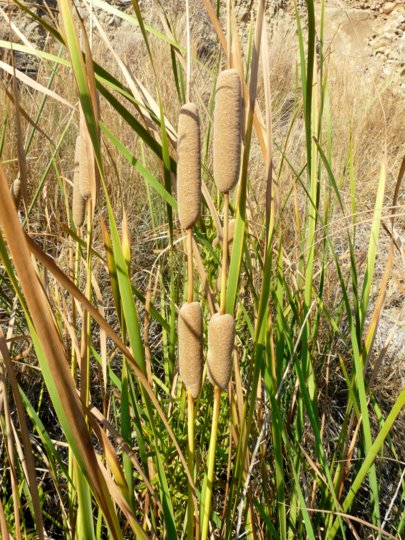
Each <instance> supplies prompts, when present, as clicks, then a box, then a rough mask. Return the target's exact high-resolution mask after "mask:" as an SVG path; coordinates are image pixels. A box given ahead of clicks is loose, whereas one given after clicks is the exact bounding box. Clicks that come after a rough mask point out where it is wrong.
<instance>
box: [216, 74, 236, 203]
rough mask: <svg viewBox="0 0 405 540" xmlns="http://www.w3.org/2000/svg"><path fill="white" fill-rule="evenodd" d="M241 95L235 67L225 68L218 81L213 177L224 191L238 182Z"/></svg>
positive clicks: (219, 188) (220, 189) (218, 186)
mask: <svg viewBox="0 0 405 540" xmlns="http://www.w3.org/2000/svg"><path fill="white" fill-rule="evenodd" d="M241 123H242V96H241V86H240V80H239V75H238V72H237V71H236V69H227V70H225V71H222V72H221V73H220V74H219V76H218V80H217V87H216V93H215V110H214V150H213V160H214V179H215V183H216V185H217V188H218V190H219V191H220V192H221V193H226V192H228V191H230V190H231V189H232V188H234V187H235V185H236V184H237V182H238V179H239V169H240V153H241Z"/></svg>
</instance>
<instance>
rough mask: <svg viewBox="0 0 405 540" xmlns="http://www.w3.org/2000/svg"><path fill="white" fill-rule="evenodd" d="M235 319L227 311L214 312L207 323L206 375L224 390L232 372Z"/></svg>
mask: <svg viewBox="0 0 405 540" xmlns="http://www.w3.org/2000/svg"><path fill="white" fill-rule="evenodd" d="M234 341H235V319H234V318H233V317H232V315H229V313H225V314H224V315H220V314H219V313H215V315H213V317H212V318H211V320H210V323H209V325H208V377H209V379H210V381H211V382H212V384H214V385H216V386H219V388H221V390H226V389H227V387H228V384H229V381H230V378H231V373H232V351H233V346H234Z"/></svg>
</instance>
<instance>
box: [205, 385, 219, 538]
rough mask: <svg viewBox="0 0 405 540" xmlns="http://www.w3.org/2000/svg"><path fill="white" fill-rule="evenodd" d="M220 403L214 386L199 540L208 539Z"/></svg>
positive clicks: (217, 389) (217, 391)
mask: <svg viewBox="0 0 405 540" xmlns="http://www.w3.org/2000/svg"><path fill="white" fill-rule="evenodd" d="M220 401H221V389H220V388H219V387H218V386H215V387H214V411H213V413H212V427H211V438H210V448H209V451H208V472H207V487H206V490H205V501H204V517H203V524H202V532H201V540H207V538H208V525H209V521H210V513H211V498H212V485H213V481H214V466H215V453H216V447H217V435H218V418H219V405H220Z"/></svg>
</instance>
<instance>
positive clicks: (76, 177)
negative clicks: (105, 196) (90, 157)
mask: <svg viewBox="0 0 405 540" xmlns="http://www.w3.org/2000/svg"><path fill="white" fill-rule="evenodd" d="M80 155H81V137H80V135H78V137H77V138H76V147H75V163H74V169H73V201H72V213H73V222H74V224H75V226H76V227H77V228H80V227H81V226H82V225H83V223H84V218H85V214H86V199H84V197H83V196H82V194H81V190H80V180H81V178H80Z"/></svg>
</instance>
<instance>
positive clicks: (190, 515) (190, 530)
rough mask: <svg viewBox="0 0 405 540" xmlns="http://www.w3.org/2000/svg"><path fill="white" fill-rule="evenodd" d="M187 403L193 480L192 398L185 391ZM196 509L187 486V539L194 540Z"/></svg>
mask: <svg viewBox="0 0 405 540" xmlns="http://www.w3.org/2000/svg"><path fill="white" fill-rule="evenodd" d="M187 401H188V415H187V427H188V448H187V453H188V455H187V457H188V466H189V469H190V474H191V475H192V476H193V480H194V453H195V445H194V398H193V396H192V394H191V392H189V391H187ZM195 512H196V508H194V501H193V493H192V490H191V486H190V484H189V486H188V510H187V539H188V540H193V538H194V519H195Z"/></svg>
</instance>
